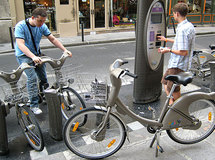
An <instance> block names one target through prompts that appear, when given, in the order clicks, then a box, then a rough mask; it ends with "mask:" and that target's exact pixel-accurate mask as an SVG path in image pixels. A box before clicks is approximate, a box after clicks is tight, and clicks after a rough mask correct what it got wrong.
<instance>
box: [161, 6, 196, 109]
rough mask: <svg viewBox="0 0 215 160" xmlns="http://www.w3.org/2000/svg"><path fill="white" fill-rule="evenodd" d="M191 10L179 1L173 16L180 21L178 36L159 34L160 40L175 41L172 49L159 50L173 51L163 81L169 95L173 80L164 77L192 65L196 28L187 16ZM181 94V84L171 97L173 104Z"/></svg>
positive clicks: (163, 49) (187, 68)
mask: <svg viewBox="0 0 215 160" xmlns="http://www.w3.org/2000/svg"><path fill="white" fill-rule="evenodd" d="M188 11H189V8H188V6H187V4H185V3H178V4H176V5H175V6H174V7H173V17H174V19H175V21H177V22H178V27H177V30H176V36H175V38H174V39H169V38H165V37H164V36H158V39H159V40H160V41H166V42H171V43H173V46H172V49H168V48H162V49H159V52H160V53H162V54H165V53H169V52H170V53H171V56H170V59H169V64H168V69H167V71H166V73H165V74H164V76H163V78H162V80H161V83H162V84H164V88H165V92H166V94H167V95H169V93H170V90H171V87H172V84H173V82H171V81H167V80H165V79H164V78H165V77H166V76H167V75H169V74H178V73H180V72H184V71H188V70H189V69H190V67H191V61H192V54H193V49H194V44H195V29H194V26H193V24H192V23H190V22H189V21H188V20H187V18H186V16H187V13H188ZM180 96H181V92H180V86H178V87H176V89H175V91H174V92H173V98H172V99H170V102H169V104H170V105H171V104H172V103H173V102H174V101H175V100H176V99H178V98H179V97H180Z"/></svg>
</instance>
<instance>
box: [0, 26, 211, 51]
mask: <svg viewBox="0 0 215 160" xmlns="http://www.w3.org/2000/svg"><path fill="white" fill-rule="evenodd" d="M195 29H196V35H204V34H215V29H214V27H196V28H195ZM174 35H175V34H174V31H173V29H167V36H168V37H173V36H174ZM58 40H59V41H61V42H62V43H63V45H65V46H66V47H68V46H77V45H86V44H98V43H109V42H119V41H134V40H135V32H134V31H129V32H113V33H104V34H91V35H85V36H84V42H82V37H81V36H75V37H66V38H58ZM54 47H55V46H54V45H53V44H51V43H50V42H49V40H48V39H46V38H44V39H42V40H41V49H45V48H54ZM10 52H14V49H12V46H11V43H3V44H0V54H1V53H10Z"/></svg>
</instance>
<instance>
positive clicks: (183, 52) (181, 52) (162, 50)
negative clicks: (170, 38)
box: [158, 48, 188, 56]
mask: <svg viewBox="0 0 215 160" xmlns="http://www.w3.org/2000/svg"><path fill="white" fill-rule="evenodd" d="M158 52H160V53H162V54H164V53H168V52H171V53H174V54H177V55H181V56H186V55H188V51H187V50H171V49H169V48H161V49H159V50H158Z"/></svg>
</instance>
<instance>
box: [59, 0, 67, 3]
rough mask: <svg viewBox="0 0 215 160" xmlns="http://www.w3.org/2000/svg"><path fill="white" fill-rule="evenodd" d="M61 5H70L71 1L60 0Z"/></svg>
mask: <svg viewBox="0 0 215 160" xmlns="http://www.w3.org/2000/svg"><path fill="white" fill-rule="evenodd" d="M60 4H69V0H60Z"/></svg>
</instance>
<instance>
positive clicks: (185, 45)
mask: <svg viewBox="0 0 215 160" xmlns="http://www.w3.org/2000/svg"><path fill="white" fill-rule="evenodd" d="M194 44H195V28H194V26H193V25H192V23H190V22H188V21H187V19H186V20H184V21H183V22H181V23H179V24H178V27H177V30H176V36H175V39H174V43H173V46H172V50H187V51H188V55H187V56H181V55H176V54H174V53H171V56H170V60H169V65H168V68H179V69H181V70H183V71H187V70H189V69H190V67H191V61H192V55H193V50H194Z"/></svg>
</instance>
